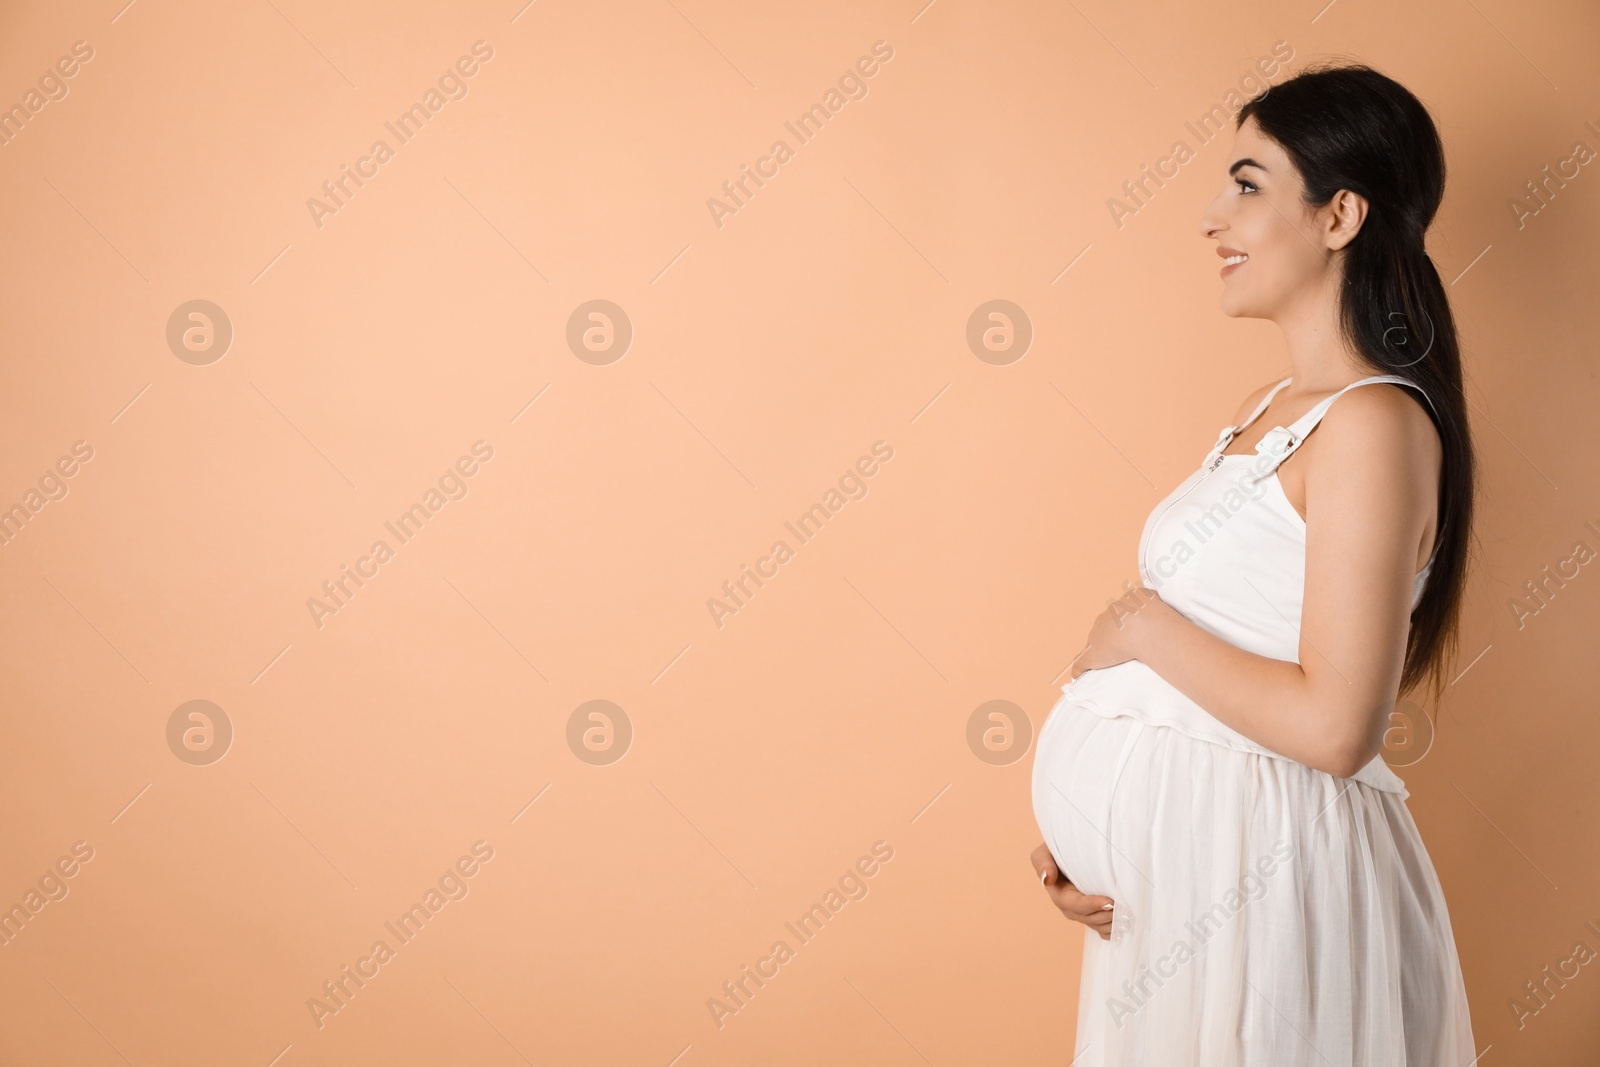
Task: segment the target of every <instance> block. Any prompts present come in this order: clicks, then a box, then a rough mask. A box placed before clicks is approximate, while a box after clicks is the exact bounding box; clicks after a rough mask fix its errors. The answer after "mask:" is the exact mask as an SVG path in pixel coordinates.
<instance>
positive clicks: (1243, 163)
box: [1228, 156, 1272, 178]
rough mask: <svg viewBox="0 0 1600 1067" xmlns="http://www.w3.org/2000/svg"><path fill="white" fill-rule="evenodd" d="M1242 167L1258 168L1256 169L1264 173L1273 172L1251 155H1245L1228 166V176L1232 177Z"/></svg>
mask: <svg viewBox="0 0 1600 1067" xmlns="http://www.w3.org/2000/svg"><path fill="white" fill-rule="evenodd" d="M1240 167H1254V168H1256V170H1259V171H1261V172H1262V173H1263V174H1271V173H1272V172H1271V171H1270V170H1268V169H1267V168H1266V167H1263V166H1262V165H1261V164H1259V163H1257V162H1256V161H1255V160H1253V159H1251V158H1250V157H1249V156H1245V157H1244V158H1243V159H1241V160H1239V161H1238V162H1237V163H1235V164H1234V165H1233V166H1231V167H1229V168H1228V177H1230V178H1231V177H1233V176H1234V175H1235V174H1236V173H1238V171H1239V168H1240Z"/></svg>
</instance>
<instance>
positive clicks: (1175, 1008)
mask: <svg viewBox="0 0 1600 1067" xmlns="http://www.w3.org/2000/svg"><path fill="white" fill-rule="evenodd" d="M1068 688H1069V689H1070V688H1071V687H1070V686H1069V687H1068ZM1032 789H1033V805H1034V813H1035V816H1036V818H1037V820H1038V823H1039V827H1040V830H1041V831H1042V832H1043V834H1044V838H1045V841H1046V843H1047V844H1048V846H1049V848H1050V851H1051V853H1052V854H1053V855H1054V856H1055V858H1056V860H1057V863H1058V864H1059V866H1060V867H1061V869H1062V871H1063V873H1064V874H1065V875H1066V877H1067V878H1069V879H1070V880H1071V881H1072V882H1073V883H1074V884H1075V885H1076V886H1077V887H1078V888H1079V889H1080V890H1081V891H1082V892H1084V893H1090V894H1104V895H1106V896H1108V897H1110V898H1112V900H1114V901H1115V902H1116V907H1115V910H1114V913H1113V914H1114V916H1115V922H1114V925H1113V931H1112V939H1111V940H1110V941H1105V940H1102V939H1101V937H1100V936H1099V935H1098V934H1097V933H1095V932H1093V931H1092V930H1088V929H1087V928H1085V940H1084V957H1083V975H1082V986H1081V992H1080V997H1079V1003H1078V1006H1077V1013H1078V1030H1077V1038H1076V1047H1075V1049H1074V1054H1075V1056H1076V1058H1075V1059H1073V1060H1072V1061H1071V1062H1072V1063H1073V1067H1128V1065H1139V1067H1186V1065H1194V1067H1300V1065H1305V1067H1468V1065H1469V1064H1472V1063H1473V1062H1474V1059H1475V1057H1476V1055H1477V1053H1476V1052H1475V1051H1474V1045H1473V1038H1472V1029H1471V1023H1470V1018H1469V1013H1468V1008H1467V999H1466V989H1465V986H1464V983H1463V981H1462V977H1461V969H1460V963H1459V960H1458V958H1457V954H1456V947H1455V939H1454V936H1453V934H1452V931H1451V927H1450V918H1449V914H1448V911H1447V909H1446V907H1445V900H1444V894H1443V892H1442V890H1441V889H1440V885H1439V880H1438V877H1437V875H1436V873H1435V871H1434V868H1433V864H1432V862H1431V860H1430V859H1429V858H1428V854H1427V850H1426V849H1425V848H1424V847H1423V844H1422V839H1421V836H1420V835H1419V833H1418V831H1417V827H1416V824H1415V823H1414V822H1413V820H1412V818H1411V813H1410V811H1409V810H1408V809H1407V808H1406V804H1405V793H1404V791H1403V790H1400V791H1394V790H1385V789H1380V788H1375V787H1374V786H1372V785H1369V784H1366V783H1365V782H1362V781H1358V780H1356V779H1353V778H1352V779H1344V778H1338V777H1336V776H1333V775H1330V774H1327V773H1326V772H1323V771H1318V770H1314V769H1313V768H1311V767H1308V766H1306V765H1304V764H1301V763H1298V762H1296V761H1294V760H1290V759H1287V758H1284V757H1282V756H1277V755H1272V754H1266V753H1264V752H1256V751H1249V750H1245V749H1241V748H1238V747H1233V746H1230V745H1227V744H1220V743H1217V741H1216V740H1214V739H1208V738H1205V737H1199V736H1194V735H1193V734H1190V733H1185V732H1184V731H1182V730H1180V729H1175V728H1173V727H1171V726H1168V725H1160V724H1155V723H1152V722H1148V721H1142V720H1141V719H1140V718H1138V717H1136V716H1132V715H1126V714H1116V713H1108V712H1106V711H1104V710H1102V709H1097V708H1095V707H1094V706H1093V705H1091V704H1088V703H1085V702H1081V701H1079V702H1075V701H1074V700H1073V697H1072V694H1071V693H1070V692H1068V693H1065V694H1063V696H1062V697H1061V699H1060V700H1059V701H1058V702H1057V704H1056V706H1055V707H1054V708H1053V709H1052V710H1051V712H1050V715H1049V717H1048V718H1047V719H1046V722H1045V724H1044V726H1043V727H1042V728H1041V730H1040V734H1039V738H1038V747H1037V749H1036V752H1035V759H1034V767H1033V782H1032Z"/></svg>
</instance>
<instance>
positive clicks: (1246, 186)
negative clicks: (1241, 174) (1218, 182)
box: [1233, 178, 1256, 195]
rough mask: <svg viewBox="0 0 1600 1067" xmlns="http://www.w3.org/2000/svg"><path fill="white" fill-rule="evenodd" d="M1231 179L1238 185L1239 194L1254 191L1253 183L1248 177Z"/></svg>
mask: <svg viewBox="0 0 1600 1067" xmlns="http://www.w3.org/2000/svg"><path fill="white" fill-rule="evenodd" d="M1233 181H1234V184H1236V185H1238V186H1239V192H1240V194H1241V195H1242V194H1244V193H1253V192H1255V191H1256V187H1255V185H1254V184H1253V183H1251V182H1250V181H1249V180H1248V179H1245V178H1235V179H1233Z"/></svg>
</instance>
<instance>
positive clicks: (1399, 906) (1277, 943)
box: [1033, 65, 1477, 1067]
mask: <svg viewBox="0 0 1600 1067" xmlns="http://www.w3.org/2000/svg"><path fill="white" fill-rule="evenodd" d="M1443 194H1444V153H1443V147H1442V145H1441V144H1440V141H1439V136H1438V133H1437V131H1436V130H1435V129H1434V125H1433V122H1432V120H1431V119H1430V117H1429V115H1428V113H1427V110H1426V109H1425V108H1424V107H1423V105H1422V104H1421V103H1420V102H1419V101H1418V100H1417V98H1416V97H1415V96H1413V95H1412V94H1411V93H1410V92H1408V91H1407V90H1406V89H1404V88H1403V87H1402V86H1400V85H1399V84H1397V83H1395V82H1394V81H1392V80H1390V79H1389V78H1387V77H1384V76H1383V75H1381V74H1379V73H1377V72H1376V71H1374V70H1372V69H1370V68H1368V67H1365V66H1359V65H1348V66H1322V67H1317V68H1312V69H1309V70H1307V71H1305V72H1303V73H1301V74H1299V75H1297V76H1296V77H1294V78H1292V79H1290V80H1288V81H1285V82H1284V83H1282V84H1281V85H1278V86H1275V87H1273V88H1272V89H1271V90H1270V91H1269V92H1268V93H1267V94H1266V95H1264V96H1261V97H1258V98H1256V99H1255V100H1253V101H1251V102H1250V103H1249V104H1247V105H1246V106H1245V107H1244V108H1243V110H1241V111H1240V113H1239V116H1238V120H1237V123H1236V129H1235V134H1234V145H1233V151H1232V154H1231V156H1230V157H1229V166H1228V170H1227V183H1226V187H1225V189H1224V191H1223V192H1221V193H1220V194H1219V195H1218V196H1217V197H1216V199H1215V200H1213V201H1212V202H1211V204H1210V206H1209V207H1208V208H1207V210H1206V213H1205V215H1204V217H1203V218H1202V219H1201V221H1200V232H1201V234H1202V235H1203V236H1204V237H1206V238H1208V239H1210V240H1212V241H1214V242H1215V243H1216V250H1217V254H1218V255H1219V256H1222V257H1224V260H1225V263H1224V266H1223V267H1222V286H1223V292H1222V310H1223V313H1224V314H1227V315H1230V316H1234V317H1248V318H1263V319H1271V320H1272V321H1274V322H1276V323H1277V324H1278V326H1279V327H1280V328H1281V329H1282V330H1283V334H1284V338H1285V340H1286V342H1287V347H1288V355H1289V364H1290V368H1289V369H1290V371H1291V373H1290V374H1289V376H1288V377H1285V378H1283V379H1282V380H1281V381H1277V382H1273V383H1271V384H1269V385H1266V386H1263V387H1262V388H1260V389H1258V390H1257V391H1256V392H1254V393H1252V394H1251V395H1250V396H1249V397H1247V398H1246V399H1245V401H1244V403H1243V404H1242V405H1241V407H1240V408H1239V410H1238V413H1237V415H1236V416H1235V419H1234V424H1232V425H1229V426H1227V427H1225V428H1224V429H1223V430H1222V432H1221V434H1220V435H1219V436H1218V438H1217V440H1216V443H1215V444H1214V445H1213V446H1212V448H1211V451H1210V452H1209V453H1208V454H1207V455H1206V456H1205V458H1204V460H1203V461H1202V462H1201V464H1200V467H1199V469H1198V470H1196V471H1195V472H1194V473H1193V474H1191V475H1189V477H1188V478H1186V479H1184V481H1183V482H1182V483H1181V484H1180V485H1179V486H1178V487H1177V488H1176V489H1175V490H1173V492H1172V493H1171V494H1170V495H1169V496H1168V497H1167V498H1166V499H1165V500H1163V501H1162V502H1161V503H1160V504H1159V505H1157V507H1156V508H1155V510H1154V511H1153V512H1152V513H1151V514H1150V516H1149V518H1148V519H1147V520H1146V522H1145V526H1144V532H1143V535H1142V537H1141V539H1140V545H1139V568H1140V576H1141V578H1142V582H1143V584H1142V585H1140V586H1138V587H1131V585H1130V591H1129V593H1128V594H1127V596H1126V597H1125V598H1124V599H1123V600H1122V601H1121V602H1119V603H1117V604H1116V605H1114V606H1113V607H1112V608H1111V609H1108V610H1107V611H1106V612H1105V613H1103V614H1102V615H1101V616H1100V617H1099V618H1098V619H1097V620H1096V621H1095V623H1094V625H1093V627H1092V628H1091V629H1090V632H1089V638H1088V647H1087V648H1086V649H1085V650H1084V651H1083V652H1082V653H1081V654H1080V656H1079V658H1078V659H1077V661H1076V662H1075V664H1074V666H1073V674H1072V679H1071V681H1070V682H1069V683H1068V684H1067V685H1065V686H1064V687H1063V689H1062V696H1061V698H1060V700H1059V701H1058V702H1057V704H1056V705H1055V707H1054V708H1053V709H1052V710H1051V712H1050V715H1049V717H1048V719H1047V720H1046V722H1045V724H1044V726H1043V727H1042V728H1041V730H1040V733H1039V739H1038V748H1037V750H1036V753H1035V762H1034V768H1033V806H1034V814H1035V816H1036V818H1037V819H1038V822H1039V827H1040V829H1041V830H1042V831H1043V834H1044V844H1042V845H1041V846H1040V847H1039V848H1038V849H1036V850H1035V852H1034V857H1033V860H1034V867H1035V870H1036V871H1037V872H1038V874H1039V876H1040V878H1041V880H1042V881H1043V882H1044V884H1045V886H1046V888H1047V891H1048V892H1049V893H1050V896H1051V898H1052V900H1053V901H1054V902H1055V903H1056V904H1057V905H1058V906H1059V907H1060V908H1061V909H1062V911H1063V912H1065V913H1066V914H1068V915H1069V916H1071V917H1073V918H1077V919H1079V920H1080V921H1082V922H1084V923H1085V925H1086V927H1087V929H1086V931H1085V940H1084V959H1083V979H1082V986H1081V988H1082V993H1081V997H1080V1000H1079V1004H1078V1031H1077V1047H1076V1049H1075V1050H1074V1052H1075V1058H1074V1059H1073V1061H1072V1062H1073V1064H1074V1067H1100V1065H1139V1067H1181V1065H1196V1067H1298V1065H1302V1064H1303V1065H1306V1067H1313V1065H1315V1067H1400V1065H1404V1067H1468V1065H1469V1064H1472V1063H1474V1062H1475V1059H1476V1057H1477V1053H1476V1051H1475V1050H1474V1047H1473V1039H1472V1028H1471V1023H1470V1020H1469V1017H1468V1011H1467V1000H1466V990H1465V988H1464V985H1463V982H1462V978H1461V970H1460V964H1459V962H1458V960H1457V955H1456V947H1455V942H1454V939H1453V935H1452V933H1451V928H1450V918H1449V915H1448V912H1447V910H1446V907H1445V900H1444V895H1443V892H1442V891H1441V889H1440V886H1439V880H1438V877H1437V876H1436V874H1435V872H1434V868H1433V864H1432V862H1431V861H1430V860H1429V858H1428V854H1427V851H1426V849H1424V847H1423V844H1422V839H1421V837H1420V836H1419V835H1418V832H1417V827H1416V823H1415V822H1414V821H1413V820H1412V818H1411V813H1410V812H1409V810H1407V808H1406V805H1405V798H1406V796H1407V792H1406V789H1405V786H1404V785H1403V784H1402V783H1401V781H1400V779H1399V778H1398V777H1397V776H1396V775H1395V773H1394V772H1393V771H1392V770H1391V769H1390V768H1389V767H1388V765H1387V764H1385V763H1384V761H1383V759H1382V758H1381V756H1380V755H1379V749H1380V747H1381V743H1382V739H1383V736H1384V732H1385V730H1386V729H1387V728H1389V727H1390V726H1391V725H1393V721H1392V719H1391V713H1393V712H1394V711H1395V705H1396V699H1397V696H1398V694H1400V693H1403V692H1408V691H1411V690H1413V689H1415V688H1416V687H1417V686H1419V685H1421V684H1422V683H1424V682H1427V683H1429V684H1428V686H1427V688H1428V689H1430V690H1431V691H1432V693H1433V695H1434V697H1435V698H1437V696H1438V693H1439V691H1440V690H1441V689H1442V679H1443V677H1444V676H1445V673H1446V671H1447V670H1448V667H1447V660H1448V657H1449V655H1450V654H1451V652H1452V651H1453V650H1454V646H1455V639H1456V628H1457V619H1458V614H1459V608H1460V604H1461V594H1462V586H1463V583H1464V581H1465V572H1466V567H1467V554H1468V548H1469V538H1470V530H1471V522H1472V503H1473V501H1472V498H1473V483H1474V459H1473V448H1472V442H1471V438H1470V436H1469V431H1468V426H1467V418H1466V399H1465V396H1464V394H1463V391H1462V382H1461V362H1460V354H1459V351H1458V348H1457V343H1456V335H1455V326H1454V321H1453V319H1452V317H1451V313H1450V307H1449V303H1448V300H1447V299H1446V296H1445V291H1444V288H1443V286H1442V285H1441V283H1440V280H1439V275H1438V273H1437V272H1436V271H1435V270H1434V266H1433V263H1432V261H1431V260H1429V258H1428V254H1427V252H1426V251H1425V250H1424V246H1423V235H1424V233H1425V232H1426V230H1427V227H1428V224H1429V223H1430V222H1431V221H1432V219H1433V217H1434V213H1435V212H1436V211H1437V210H1438V207H1439V202H1440V200H1441V198H1442V197H1443Z"/></svg>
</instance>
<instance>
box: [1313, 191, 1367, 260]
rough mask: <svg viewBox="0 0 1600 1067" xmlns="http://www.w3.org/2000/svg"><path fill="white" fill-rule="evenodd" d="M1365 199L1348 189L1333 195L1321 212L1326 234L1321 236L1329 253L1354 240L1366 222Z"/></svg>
mask: <svg viewBox="0 0 1600 1067" xmlns="http://www.w3.org/2000/svg"><path fill="white" fill-rule="evenodd" d="M1368 206H1369V205H1368V204H1367V198H1366V197H1364V196H1362V195H1360V194H1359V193H1353V192H1351V191H1350V190H1349V189H1340V190H1339V191H1338V192H1336V193H1334V194H1333V199H1331V200H1329V201H1328V204H1327V206H1326V207H1324V208H1323V209H1322V210H1323V212H1324V213H1325V214H1326V216H1327V232H1326V233H1325V234H1324V236H1323V241H1324V243H1326V244H1327V246H1328V250H1329V251H1330V252H1337V251H1338V250H1339V249H1341V248H1343V247H1344V246H1345V245H1347V244H1349V243H1350V242H1351V241H1354V240H1355V239H1356V234H1358V233H1360V232H1361V225H1362V223H1364V222H1366V221H1367V208H1368Z"/></svg>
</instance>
